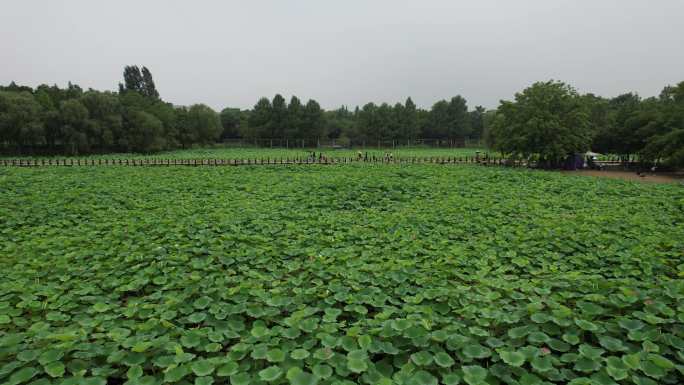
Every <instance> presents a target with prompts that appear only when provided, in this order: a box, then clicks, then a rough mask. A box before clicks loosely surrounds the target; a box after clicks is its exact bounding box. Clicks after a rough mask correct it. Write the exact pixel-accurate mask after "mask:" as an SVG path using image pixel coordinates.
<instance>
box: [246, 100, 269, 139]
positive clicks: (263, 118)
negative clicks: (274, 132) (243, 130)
mask: <svg viewBox="0 0 684 385" xmlns="http://www.w3.org/2000/svg"><path fill="white" fill-rule="evenodd" d="M272 111H273V107H272V106H271V101H270V100H268V98H261V99H259V101H258V102H257V104H256V105H254V108H253V109H252V111H251V113H250V114H249V119H248V124H249V130H248V134H249V135H247V136H249V137H252V138H265V137H268V136H269V135H270V134H271V124H272V123H271V114H272Z"/></svg>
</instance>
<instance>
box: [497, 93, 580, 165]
mask: <svg viewBox="0 0 684 385" xmlns="http://www.w3.org/2000/svg"><path fill="white" fill-rule="evenodd" d="M497 115H499V116H500V118H499V119H497V120H496V126H495V128H494V132H493V133H492V134H493V135H494V137H495V145H496V149H497V150H500V151H501V152H503V153H505V154H514V155H520V156H523V157H529V156H531V155H536V156H538V157H539V160H540V164H543V165H546V166H550V167H553V166H559V165H560V164H561V162H562V160H563V159H564V158H565V157H566V156H567V155H569V154H573V153H577V152H585V151H586V150H588V149H589V146H590V144H591V129H590V125H589V114H588V109H587V106H586V103H584V102H583V101H582V99H581V98H580V96H579V95H578V94H577V91H575V89H574V88H572V87H570V86H569V85H567V84H565V83H562V82H556V81H548V82H538V83H534V84H533V85H532V86H530V87H528V88H526V89H525V90H524V91H523V92H521V93H517V94H516V95H515V101H514V102H509V101H502V102H501V105H500V106H499V109H498V113H497Z"/></svg>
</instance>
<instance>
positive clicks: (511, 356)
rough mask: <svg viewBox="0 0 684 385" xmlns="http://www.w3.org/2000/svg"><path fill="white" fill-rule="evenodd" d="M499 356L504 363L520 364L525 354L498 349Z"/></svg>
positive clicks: (523, 361)
mask: <svg viewBox="0 0 684 385" xmlns="http://www.w3.org/2000/svg"><path fill="white" fill-rule="evenodd" d="M499 356H500V357H501V359H502V360H503V361H504V362H505V363H507V364H508V365H511V366H522V364H524V363H525V355H523V354H522V353H518V352H507V351H500V352H499Z"/></svg>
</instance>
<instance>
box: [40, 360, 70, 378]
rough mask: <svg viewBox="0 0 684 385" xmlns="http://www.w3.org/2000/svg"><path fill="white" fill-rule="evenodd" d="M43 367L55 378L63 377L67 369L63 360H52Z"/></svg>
mask: <svg viewBox="0 0 684 385" xmlns="http://www.w3.org/2000/svg"><path fill="white" fill-rule="evenodd" d="M43 369H45V373H47V374H48V375H49V376H50V377H53V378H57V377H63V376H64V372H65V370H66V368H65V367H64V364H63V363H61V362H51V363H49V364H47V365H45V366H44V367H43Z"/></svg>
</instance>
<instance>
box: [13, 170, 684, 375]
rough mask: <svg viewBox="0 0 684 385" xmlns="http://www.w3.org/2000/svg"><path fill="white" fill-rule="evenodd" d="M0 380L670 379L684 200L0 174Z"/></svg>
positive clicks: (257, 177) (429, 186) (521, 174)
mask: <svg viewBox="0 0 684 385" xmlns="http://www.w3.org/2000/svg"><path fill="white" fill-rule="evenodd" d="M0 272H1V274H0V383H3V384H10V385H18V384H34V385H48V384H64V385H67V384H73V385H81V384H83V385H90V384H98V385H104V384H128V385H155V384H198V385H209V384H233V385H247V384H293V385H315V384H350V385H351V384H369V385H390V384H398V385H436V384H446V385H453V384H469V385H484V384H491V385H494V384H520V385H537V384H539V385H541V384H573V385H580V384H599V385H609V384H642V385H650V384H682V383H684V282H683V279H684V189H682V188H681V186H677V185H655V184H639V183H633V182H625V181H618V180H607V179H594V178H588V177H572V176H563V175H560V174H558V173H552V172H541V171H531V170H520V169H505V168H486V167H478V166H442V165H372V164H371V165H369V164H355V165H335V166H291V167H275V166H264V167H259V168H247V167H244V168H243V167H197V168H187V167H164V168H159V167H157V168H152V167H150V168H146V167H137V168H126V167H116V166H114V167H101V168H98V167H92V168H51V167H43V168H34V169H29V168H14V169H12V168H7V169H0Z"/></svg>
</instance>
